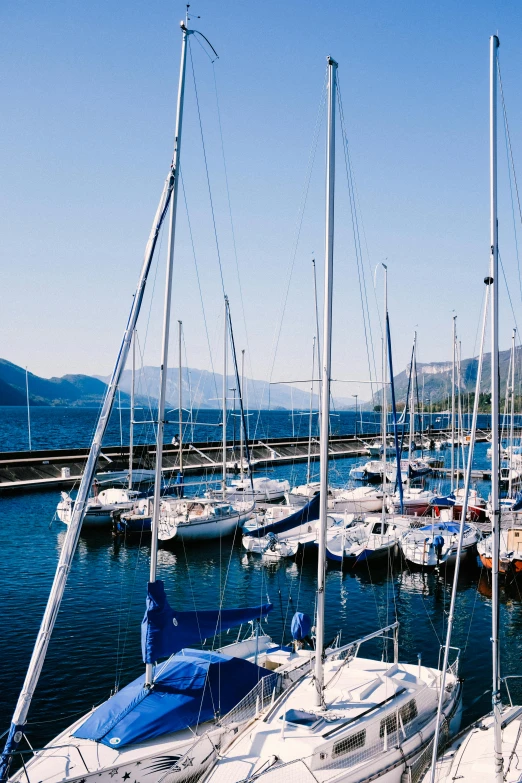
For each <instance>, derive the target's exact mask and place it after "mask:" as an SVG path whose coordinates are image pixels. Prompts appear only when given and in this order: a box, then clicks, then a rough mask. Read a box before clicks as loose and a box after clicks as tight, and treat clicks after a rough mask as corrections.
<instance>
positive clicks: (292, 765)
mask: <svg viewBox="0 0 522 783" xmlns="http://www.w3.org/2000/svg"><path fill="white" fill-rule="evenodd" d="M404 694H405V691H404V690H401V692H400V693H398V694H396V695H395V696H393V697H391V698H390V699H389V700H387V702H388V703H387V705H386V706H385V705H384V704H381V705H375V706H374V707H373V708H372V709H371V712H373V711H375V715H374V716H373V717H371V713H370V714H369V715H368V718H369V719H366V720H365V717H366V716H357V717H356V718H354V719H353V730H352V731H350V732H349V733H348V731H347V729H346V724H344V725H341V726H338V727H337V728H336V727H335V726H334V728H333V729H331V730H330V731H329V732H328V733H327V735H323V737H328V739H329V740H330V742H329V743H328V745H326V746H325V745H321V746H319V747H318V748H317V750H316V751H315V752H314V753H313V754H312V755H310V756H308V757H306V758H304V759H303V758H302V759H298V760H296V761H292V762H289V763H288V764H285V765H274V766H271V767H269V768H268V769H266V770H264V771H260V774H258V775H254V776H252V778H249V780H258V779H259V780H260V781H262V783H270V781H271V778H273V780H274V783H275V781H276V780H277V781H281V780H283V779H284V780H285V783H294V781H295V783H301V781H307V780H310V781H311V780H317V777H316V776H314V773H315V772H317V771H319V770H320V771H321V773H322V774H324V772H325V771H326V770H332V771H335V770H342V769H347V768H350V767H356V766H358V765H360V764H365V765H369V764H371V762H372V761H376V762H377V763H378V765H379V768H380V769H382V766H384V765H385V761H384V759H385V758H386V756H387V754H390V755H393V753H394V751H395V752H396V753H397V754H398V755H400V757H401V758H402V759H404V760H406V758H407V756H405V752H407V751H403V749H402V746H404V745H405V743H406V742H408V741H409V740H412V739H413V737H414V736H415V735H416V734H417V735H419V736H422V734H421V732H422V731H423V729H424V727H425V726H426V724H428V723H429V722H430V721H433V718H434V715H435V712H436V700H435V697H434V692H433V688H431V687H430V686H428V685H426V686H424V687H422V688H421V689H420V690H418V691H416V692H415V691H414V692H412V693H411V694H407V696H406V697H405V699H406V700H404V698H402V699H401V701H400V703H399V702H398V698H399V697H404ZM287 730H288V728H287ZM448 733H449V732H448V726H447V722H446V721H444V729H443V731H442V732H441V741H440V742H441V743H445V742H446V741H447V739H448ZM336 735H337V736H336ZM421 741H422V740H421ZM432 743H433V739H431V742H430V741H426V743H425V745H424V746H423V747H421V748H420V749H418V752H420V756H417V753H415V761H414V763H413V764H412V766H411V767H410V769H411V771H412V774H411V777H408V778H407V779H408V783H410V781H411V783H418V781H420V780H421V777H422V774H421V773H422V771H425V769H426V763H427V764H428V765H429V761H430V759H431V755H430V751H429V748H430V747H433V745H432ZM409 752H411V751H409ZM390 763H395V760H390ZM406 763H407V761H406ZM417 767H418V769H417ZM378 771H379V769H378V768H377V767H376V768H375V769H372V770H371V774H372V775H373V774H375V777H377V774H376V773H377V772H378ZM367 772H368V774H370V770H369V769H368V771H367ZM304 773H306V774H304ZM365 779H367V778H366V777H365ZM369 779H371V778H369Z"/></svg>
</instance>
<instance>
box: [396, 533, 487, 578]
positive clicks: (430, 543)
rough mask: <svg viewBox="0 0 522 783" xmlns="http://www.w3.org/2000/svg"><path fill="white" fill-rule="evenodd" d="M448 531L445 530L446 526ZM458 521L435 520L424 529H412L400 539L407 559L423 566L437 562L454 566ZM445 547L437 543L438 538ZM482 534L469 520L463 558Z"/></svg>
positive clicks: (415, 564)
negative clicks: (437, 521) (439, 521)
mask: <svg viewBox="0 0 522 783" xmlns="http://www.w3.org/2000/svg"><path fill="white" fill-rule="evenodd" d="M445 526H446V527H447V528H449V530H447V531H446V530H444V527H445ZM458 529H459V523H434V524H433V525H425V527H424V528H423V529H417V530H410V531H408V532H406V533H405V534H404V535H403V536H402V537H401V539H400V542H399V543H400V547H401V550H402V553H403V555H404V557H405V558H406V560H407V561H408V562H409V563H410V564H411V565H414V566H418V567H421V568H434V567H435V566H438V565H444V564H446V565H454V564H455V563H456V560H457V548H458V538H459V533H458ZM438 537H440V538H441V539H442V546H440V547H438V546H437V538H438ZM480 538H481V535H480V532H479V531H478V529H477V528H476V527H475V525H473V524H470V523H466V530H465V532H464V537H463V541H462V549H461V560H463V559H464V558H465V557H467V556H468V554H469V553H470V552H472V551H473V549H474V548H475V547H476V545H477V543H478V542H479V541H480Z"/></svg>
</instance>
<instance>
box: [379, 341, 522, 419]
mask: <svg viewBox="0 0 522 783" xmlns="http://www.w3.org/2000/svg"><path fill="white" fill-rule="evenodd" d="M510 358H511V351H510V350H507V351H500V352H499V373H500V394H501V397H503V396H504V394H505V390H506V380H507V377H508V372H509V362H510ZM521 359H522V346H518V347H517V348H516V349H515V366H516V368H517V369H518V367H520V360H521ZM477 371H478V359H477V358H473V359H462V361H461V376H462V377H461V384H460V390H461V392H463V393H464V394H467V393H468V392H471V393H473V392H474V391H475V384H476V382H477ZM409 372H410V367H409V365H408V367H407V368H406V369H405V370H403V371H402V372H401V373H399V374H398V375H396V376H395V377H394V379H393V380H394V384H395V396H396V399H397V402H398V403H401V402H402V403H403V402H405V400H406V394H407V390H408V377H409ZM451 376H452V363H451V362H432V363H430V364H421V363H420V362H417V380H418V386H419V400H421V399H422V388H423V384H424V400H425V403H426V402H427V401H428V400H431V402H441V401H443V400H444V399H446V398H447V397H448V396H449V395H450V394H451ZM515 378H516V374H515ZM457 382H458V381H457ZM490 389H491V354H490V353H486V354H484V362H483V366H482V378H481V381H480V391H481V392H489V391H490ZM381 399H382V394H381V393H380V392H378V393H377V394H375V395H374V398H373V400H372V402H371V403H370V407H371V406H373V405H376V404H379V403H380V402H381Z"/></svg>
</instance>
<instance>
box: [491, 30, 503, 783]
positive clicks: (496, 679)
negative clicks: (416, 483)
mask: <svg viewBox="0 0 522 783" xmlns="http://www.w3.org/2000/svg"><path fill="white" fill-rule="evenodd" d="M498 47H499V40H498V38H497V36H496V35H492V36H491V38H490V74H489V78H490V82H489V100H490V106H489V111H490V114H489V133H490V136H489V143H490V149H489V173H490V238H491V241H490V246H491V256H490V273H489V274H490V277H491V278H492V279H493V283H492V285H493V291H492V307H491V523H492V534H493V546H492V553H491V554H492V565H491V580H492V595H491V646H492V653H493V654H492V663H493V671H492V686H493V687H492V704H493V718H494V740H493V745H494V755H495V780H496V781H497V783H502V781H503V779H504V775H503V766H504V764H503V759H502V729H501V724H502V717H501V714H500V708H501V701H500V651H499V591H498V559H499V549H500V508H499V505H500V504H499V480H498V479H499V432H498V417H499V377H498V219H497V67H498V64H497V56H498V55H497V50H498Z"/></svg>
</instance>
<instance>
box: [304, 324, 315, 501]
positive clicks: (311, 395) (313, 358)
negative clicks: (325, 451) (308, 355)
mask: <svg viewBox="0 0 522 783" xmlns="http://www.w3.org/2000/svg"><path fill="white" fill-rule="evenodd" d="M314 372H315V336H314V341H313V344H312V382H311V384H310V415H309V417H308V459H307V462H306V486H308V485H309V484H310V474H311V470H312V464H311V463H312V408H313V404H314Z"/></svg>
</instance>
